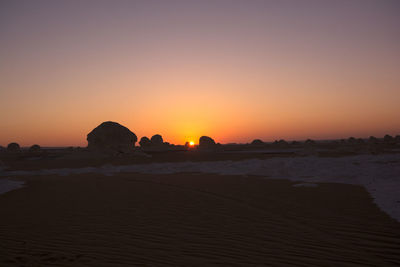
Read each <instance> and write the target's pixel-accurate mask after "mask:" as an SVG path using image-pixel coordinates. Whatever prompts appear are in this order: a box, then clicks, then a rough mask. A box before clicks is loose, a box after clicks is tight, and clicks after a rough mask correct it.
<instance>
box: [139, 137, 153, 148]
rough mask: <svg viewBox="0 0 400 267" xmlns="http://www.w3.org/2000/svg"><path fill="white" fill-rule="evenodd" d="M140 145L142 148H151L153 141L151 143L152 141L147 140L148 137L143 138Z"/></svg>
mask: <svg viewBox="0 0 400 267" xmlns="http://www.w3.org/2000/svg"><path fill="white" fill-rule="evenodd" d="M139 145H140V146H141V147H149V146H151V141H150V139H149V138H147V137H146V136H143V137H142V138H141V139H140V142H139Z"/></svg>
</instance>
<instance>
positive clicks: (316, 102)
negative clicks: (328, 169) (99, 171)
mask: <svg viewBox="0 0 400 267" xmlns="http://www.w3.org/2000/svg"><path fill="white" fill-rule="evenodd" d="M399 14H400V1H396V0H394V1H389V0H375V1H370V0H359V1H356V0H343V1H339V0H334V1H333V0H332V1H324V0H315V1H300V0H293V1H285V0H282V1H266V0H265V1H257V0H241V1H234V0H229V1H228V0H226V1H224V0H214V1H207V0H202V1H190V0H185V1H168V0H160V1H152V0H143V1H133V0H132V1H117V0H115V1H111V0H109V1H100V0H94V1H88V0H82V1H81V0H79V1H73V0H68V1H33V0H29V1H18V0H10V1H4V0H0V125H1V127H0V145H3V146H5V145H7V144H8V143H9V142H13V141H15V142H18V143H20V144H21V145H23V146H28V145H32V144H34V143H38V144H40V145H42V146H64V145H80V146H86V144H87V142H86V134H87V133H88V132H90V131H91V130H92V129H93V128H94V127H96V126H97V125H98V124H100V123H101V122H103V121H107V120H112V121H117V122H119V123H121V124H123V125H125V126H127V127H128V128H130V129H131V130H132V131H133V132H134V133H136V135H137V136H138V138H140V137H142V136H144V135H146V136H148V137H150V136H151V135H153V134H156V133H159V134H161V135H162V136H163V137H164V140H166V141H169V142H171V143H177V144H183V143H184V142H185V141H189V140H195V141H197V140H198V138H199V137H200V136H201V135H209V136H211V137H213V138H214V139H215V140H216V141H217V142H221V143H227V142H249V141H251V140H252V139H255V138H261V139H263V140H265V141H273V140H274V139H280V138H284V139H287V140H293V139H305V138H313V139H327V138H341V137H349V136H356V137H368V136H370V135H375V136H378V137H379V136H383V135H384V134H386V133H388V134H392V135H396V134H400V16H399Z"/></svg>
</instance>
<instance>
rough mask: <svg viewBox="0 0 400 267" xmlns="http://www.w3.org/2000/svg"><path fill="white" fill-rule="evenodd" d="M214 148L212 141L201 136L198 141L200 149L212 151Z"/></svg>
mask: <svg viewBox="0 0 400 267" xmlns="http://www.w3.org/2000/svg"><path fill="white" fill-rule="evenodd" d="M215 147H216V144H215V141H214V139H212V138H211V137H208V136H202V137H200V139H199V148H200V149H214V148H215Z"/></svg>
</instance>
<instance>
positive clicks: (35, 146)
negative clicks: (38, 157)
mask: <svg viewBox="0 0 400 267" xmlns="http://www.w3.org/2000/svg"><path fill="white" fill-rule="evenodd" d="M40 150H41V148H40V146H39V145H33V146H31V147H30V148H29V152H39V151H40Z"/></svg>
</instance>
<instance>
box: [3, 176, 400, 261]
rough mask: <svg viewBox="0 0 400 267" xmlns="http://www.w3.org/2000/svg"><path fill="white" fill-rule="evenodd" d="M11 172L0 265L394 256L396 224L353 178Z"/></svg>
mask: <svg viewBox="0 0 400 267" xmlns="http://www.w3.org/2000/svg"><path fill="white" fill-rule="evenodd" d="M14 179H15V178H14ZM18 179H21V180H24V181H26V184H25V186H24V187H23V188H22V189H18V190H14V191H10V192H7V193H5V194H3V195H0V210H1V214H2V216H1V220H0V240H1V243H0V266H132V265H142V266H143V265H147V266H159V265H167V264H169V265H175V266H177V265H179V266H183V265H184V266H210V265H218V264H222V265H226V266H248V265H250V266H255V265H258V266H259V265H263V266H286V265H294V266H396V265H397V266H398V265H399V264H400V253H399V251H400V224H399V223H398V222H397V221H396V220H394V219H392V218H390V217H389V216H388V215H387V214H386V213H384V212H383V211H381V210H380V209H379V208H378V207H377V206H376V205H375V204H374V203H373V201H372V198H371V196H370V195H369V194H368V193H367V191H366V190H365V189H364V188H363V187H361V186H356V185H344V184H329V183H321V184H318V186H317V187H294V186H292V185H293V184H294V182H290V181H287V180H274V179H263V178H260V177H257V176H249V177H244V176H230V175H224V176H221V175H212V174H207V175H204V174H190V173H186V174H185V173H183V174H170V175H156V174H153V175H146V174H134V173H125V174H124V173H120V174H116V175H114V176H104V175H101V174H81V175H69V176H55V175H47V176H46V175H45V176H30V177H19V178H18Z"/></svg>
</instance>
